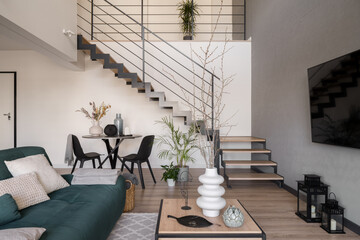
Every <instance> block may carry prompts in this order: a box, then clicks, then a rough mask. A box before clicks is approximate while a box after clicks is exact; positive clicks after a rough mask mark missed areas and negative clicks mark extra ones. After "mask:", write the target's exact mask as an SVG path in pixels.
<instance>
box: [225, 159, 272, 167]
mask: <svg viewBox="0 0 360 240" xmlns="http://www.w3.org/2000/svg"><path fill="white" fill-rule="evenodd" d="M223 162H224V163H225V164H226V166H277V163H276V162H273V161H269V160H264V161H263V160H255V161H251V160H224V161H223Z"/></svg>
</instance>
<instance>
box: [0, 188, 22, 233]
mask: <svg viewBox="0 0 360 240" xmlns="http://www.w3.org/2000/svg"><path fill="white" fill-rule="evenodd" d="M20 217H21V215H20V212H19V209H18V206H17V205H16V202H15V200H14V199H13V197H12V196H11V195H10V194H8V193H6V194H4V195H2V196H0V225H4V224H6V223H9V222H12V221H14V220H16V219H19V218H20ZM0 239H1V238H0Z"/></svg>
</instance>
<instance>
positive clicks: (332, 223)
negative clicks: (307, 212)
mask: <svg viewBox="0 0 360 240" xmlns="http://www.w3.org/2000/svg"><path fill="white" fill-rule="evenodd" d="M330 230H331V231H336V221H335V220H334V219H331V221H330Z"/></svg>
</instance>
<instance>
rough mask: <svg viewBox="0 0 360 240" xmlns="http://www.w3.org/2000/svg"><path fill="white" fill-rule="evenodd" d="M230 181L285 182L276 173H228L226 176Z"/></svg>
mask: <svg viewBox="0 0 360 240" xmlns="http://www.w3.org/2000/svg"><path fill="white" fill-rule="evenodd" d="M226 175H227V176H228V177H229V180H230V181H233V180H237V181H249V180H251V181H254V180H255V181H264V180H277V181H283V180H284V177H282V176H280V175H278V174H276V173H235V172H233V173H228V174H226Z"/></svg>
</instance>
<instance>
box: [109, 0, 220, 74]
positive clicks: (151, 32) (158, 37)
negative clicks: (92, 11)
mask: <svg viewBox="0 0 360 240" xmlns="http://www.w3.org/2000/svg"><path fill="white" fill-rule="evenodd" d="M104 1H105V2H107V3H108V4H110V5H111V6H113V7H114V8H115V9H117V10H118V11H119V12H121V13H122V14H124V15H125V16H126V17H128V18H129V19H131V20H132V21H133V22H135V23H137V24H138V25H140V26H141V23H139V22H138V21H136V20H135V19H134V18H132V17H130V16H129V15H128V14H126V13H125V12H124V11H122V10H121V9H119V8H118V7H117V6H115V5H114V4H112V3H110V2H109V1H108V0H104ZM144 29H146V31H148V32H149V33H151V34H152V35H154V36H155V37H157V38H158V39H159V40H161V41H162V42H164V43H165V44H167V45H168V46H170V47H171V48H172V49H174V50H175V51H177V52H178V53H180V54H181V55H183V56H184V57H186V58H187V59H189V60H190V61H192V62H193V63H194V64H196V65H198V66H199V67H200V68H203V69H204V67H203V66H201V65H200V64H199V63H198V62H196V61H194V60H193V59H191V58H190V57H189V56H187V55H186V54H184V53H183V52H181V51H179V50H178V49H177V48H175V47H174V46H173V45H171V44H170V43H168V42H167V41H165V40H164V39H163V38H161V37H160V36H159V35H157V34H156V33H154V32H152V31H151V30H150V29H148V28H147V27H145V26H144ZM204 70H205V71H206V72H207V73H209V74H210V75H214V76H215V77H216V75H215V74H213V73H212V72H210V71H209V70H207V69H204ZM216 78H218V77H216ZM218 79H219V78H218Z"/></svg>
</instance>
